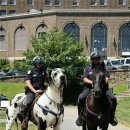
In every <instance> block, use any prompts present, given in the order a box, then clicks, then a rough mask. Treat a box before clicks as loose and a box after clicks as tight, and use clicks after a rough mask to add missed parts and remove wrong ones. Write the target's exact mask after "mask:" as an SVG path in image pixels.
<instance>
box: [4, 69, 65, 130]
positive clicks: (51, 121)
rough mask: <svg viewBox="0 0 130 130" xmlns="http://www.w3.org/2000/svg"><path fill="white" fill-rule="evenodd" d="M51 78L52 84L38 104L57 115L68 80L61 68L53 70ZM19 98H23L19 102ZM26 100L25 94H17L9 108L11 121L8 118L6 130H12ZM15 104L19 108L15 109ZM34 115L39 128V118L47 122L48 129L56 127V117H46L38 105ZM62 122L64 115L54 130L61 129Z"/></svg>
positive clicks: (51, 115)
mask: <svg viewBox="0 0 130 130" xmlns="http://www.w3.org/2000/svg"><path fill="white" fill-rule="evenodd" d="M50 77H51V82H50V84H49V86H48V88H47V91H46V92H45V93H43V94H42V95H41V96H40V98H39V99H38V101H37V103H38V104H39V105H41V106H44V107H45V106H47V107H48V108H49V110H52V111H53V112H55V113H59V112H60V109H58V106H59V104H62V101H63V97H62V96H63V88H64V85H67V79H66V75H65V74H64V70H63V69H61V68H56V69H53V70H52V72H51V75H50ZM19 97H22V98H21V99H20V100H18V98H19ZM24 99H25V94H24V93H21V94H17V95H16V96H15V97H14V99H13V100H12V104H11V106H10V107H9V108H8V115H7V116H8V117H9V118H10V119H8V118H7V123H6V130H11V125H12V123H13V121H14V119H15V118H16V117H17V114H18V113H19V112H20V106H21V104H22V103H23V101H24ZM15 103H17V104H18V107H16V108H15V107H14V105H15ZM33 115H34V118H35V120H36V122H37V124H38V126H39V125H40V122H39V118H40V119H42V121H43V122H44V121H46V123H47V127H51V126H54V125H55V123H56V116H54V115H53V114H51V113H48V114H47V115H45V114H44V113H43V111H42V109H41V108H40V107H39V106H38V105H37V104H36V103H35V105H34V108H33ZM62 120H63V113H62V114H61V115H60V117H59V118H58V122H57V124H56V126H54V130H60V129H61V123H62Z"/></svg>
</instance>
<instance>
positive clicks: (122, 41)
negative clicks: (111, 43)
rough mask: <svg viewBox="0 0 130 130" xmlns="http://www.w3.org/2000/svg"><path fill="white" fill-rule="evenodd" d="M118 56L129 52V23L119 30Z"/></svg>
mask: <svg viewBox="0 0 130 130" xmlns="http://www.w3.org/2000/svg"><path fill="white" fill-rule="evenodd" d="M118 52H119V55H120V56H122V55H124V53H126V52H130V23H125V24H123V25H122V26H121V27H120V29H119V51H118Z"/></svg>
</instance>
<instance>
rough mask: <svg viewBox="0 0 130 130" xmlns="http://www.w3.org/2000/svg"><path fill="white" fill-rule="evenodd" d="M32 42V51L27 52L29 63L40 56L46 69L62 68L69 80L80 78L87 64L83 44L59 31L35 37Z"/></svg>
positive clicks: (53, 30) (51, 31) (55, 30)
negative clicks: (83, 53)
mask: <svg viewBox="0 0 130 130" xmlns="http://www.w3.org/2000/svg"><path fill="white" fill-rule="evenodd" d="M31 42H32V49H28V50H27V51H26V52H25V56H26V60H27V63H29V64H31V62H32V59H33V57H34V56H36V55H38V56H41V57H43V61H44V65H45V67H47V68H56V67H61V68H64V69H65V70H66V71H67V73H68V77H69V79H76V78H79V76H80V74H81V70H82V71H83V67H84V66H85V64H86V58H85V56H83V55H82V51H83V45H82V43H75V40H74V39H73V37H70V36H67V35H65V34H64V33H63V32H60V31H58V30H57V29H52V30H50V31H49V32H48V33H44V34H42V35H41V36H40V38H38V39H37V38H35V37H33V38H32V40H31Z"/></svg>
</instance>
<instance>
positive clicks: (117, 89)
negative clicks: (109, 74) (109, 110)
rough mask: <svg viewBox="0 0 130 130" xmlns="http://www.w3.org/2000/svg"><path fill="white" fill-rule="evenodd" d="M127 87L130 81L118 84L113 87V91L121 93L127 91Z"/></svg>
mask: <svg viewBox="0 0 130 130" xmlns="http://www.w3.org/2000/svg"><path fill="white" fill-rule="evenodd" d="M127 87H128V83H123V84H121V85H118V86H116V87H114V88H113V93H114V94H116V95H117V94H119V93H121V92H126V91H127Z"/></svg>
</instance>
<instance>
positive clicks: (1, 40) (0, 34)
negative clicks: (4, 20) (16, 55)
mask: <svg viewBox="0 0 130 130" xmlns="http://www.w3.org/2000/svg"><path fill="white" fill-rule="evenodd" d="M3 50H6V32H5V30H4V29H3V28H0V51H3Z"/></svg>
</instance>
